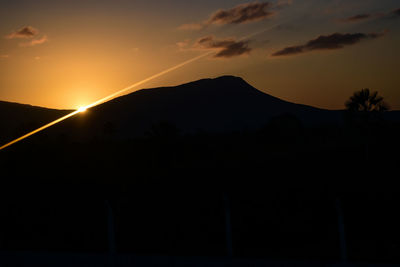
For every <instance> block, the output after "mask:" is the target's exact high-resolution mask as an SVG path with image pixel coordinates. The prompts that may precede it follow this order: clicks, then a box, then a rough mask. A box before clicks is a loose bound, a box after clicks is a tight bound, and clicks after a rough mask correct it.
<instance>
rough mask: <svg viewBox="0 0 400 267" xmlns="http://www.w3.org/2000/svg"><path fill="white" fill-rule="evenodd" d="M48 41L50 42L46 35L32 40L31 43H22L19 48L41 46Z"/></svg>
mask: <svg viewBox="0 0 400 267" xmlns="http://www.w3.org/2000/svg"><path fill="white" fill-rule="evenodd" d="M47 41H48V39H47V36H46V35H44V36H42V37H41V38H39V39H32V40H30V41H29V42H25V43H20V44H19V46H21V47H29V46H35V45H41V44H44V43H46V42H47Z"/></svg>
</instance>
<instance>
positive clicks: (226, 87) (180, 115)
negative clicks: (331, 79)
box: [64, 76, 341, 137]
mask: <svg viewBox="0 0 400 267" xmlns="http://www.w3.org/2000/svg"><path fill="white" fill-rule="evenodd" d="M287 113H289V114H292V115H294V116H296V117H297V118H299V119H300V120H301V121H302V122H303V123H322V122H327V121H329V122H337V121H339V120H340V113H341V112H340V111H329V110H323V109H318V108H314V107H311V106H306V105H300V104H294V103H290V102H287V101H284V100H281V99H279V98H276V97H273V96H271V95H268V94H266V93H263V92H261V91H259V90H257V89H256V88H254V87H252V86H251V85H249V84H248V83H247V82H245V81H244V80H243V79H242V78H239V77H234V76H222V77H219V78H215V79H202V80H198V81H194V82H190V83H186V84H182V85H179V86H175V87H160V88H154V89H142V90H138V91H136V92H133V93H131V94H128V95H124V96H121V97H118V98H115V99H113V100H111V101H108V102H106V103H103V104H101V105H99V106H96V107H93V108H91V109H90V110H88V111H87V112H86V113H84V114H80V115H79V116H77V117H76V118H73V119H71V120H69V121H68V122H66V123H64V125H65V126H66V127H68V128H69V127H74V126H73V125H79V130H78V131H75V130H74V133H77V134H81V135H83V136H92V135H93V134H94V135H96V134H97V135H98V134H101V133H103V132H104V131H107V129H106V128H107V127H109V128H112V129H113V130H114V133H115V135H116V136H118V137H130V136H142V135H145V134H146V133H148V132H149V131H150V130H151V129H152V127H154V125H158V124H160V123H167V124H169V125H173V126H174V127H176V128H177V129H179V130H180V131H181V132H183V133H195V132H199V131H205V132H217V133H218V132H232V131H242V130H253V129H257V128H260V127H262V126H263V125H265V124H266V123H267V122H268V121H269V120H270V119H271V118H273V117H276V116H279V115H282V114H287ZM67 125H68V126H67Z"/></svg>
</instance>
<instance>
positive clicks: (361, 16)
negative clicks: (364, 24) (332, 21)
mask: <svg viewBox="0 0 400 267" xmlns="http://www.w3.org/2000/svg"><path fill="white" fill-rule="evenodd" d="M371 17H372V14H359V15H355V16H351V17H348V18H346V19H344V20H343V21H344V22H358V21H362V20H367V19H370V18H371Z"/></svg>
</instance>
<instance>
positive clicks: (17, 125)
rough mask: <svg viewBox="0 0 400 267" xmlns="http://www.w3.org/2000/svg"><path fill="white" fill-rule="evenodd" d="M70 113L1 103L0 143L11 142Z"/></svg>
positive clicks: (68, 111)
mask: <svg viewBox="0 0 400 267" xmlns="http://www.w3.org/2000/svg"><path fill="white" fill-rule="evenodd" d="M70 112H71V110H57V109H49V108H42V107H36V106H31V105H24V104H18V103H12V102H5V101H0V142H1V144H3V143H5V142H7V141H10V140H11V139H13V138H17V137H19V136H21V135H23V134H25V133H27V132H29V131H32V130H34V129H37V128H39V127H40V126H42V125H44V124H46V123H49V122H51V121H53V120H56V119H58V118H60V117H62V116H64V115H66V114H67V113H70Z"/></svg>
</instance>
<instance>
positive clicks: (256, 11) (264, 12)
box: [180, 0, 291, 30]
mask: <svg viewBox="0 0 400 267" xmlns="http://www.w3.org/2000/svg"><path fill="white" fill-rule="evenodd" d="M290 4H291V1H290V0H281V1H279V2H278V3H277V4H272V3H270V2H261V3H260V2H252V3H244V4H240V5H237V6H235V7H233V8H231V9H226V10H222V9H221V10H218V11H216V12H215V13H214V14H212V15H211V16H210V18H209V19H208V20H206V21H203V22H201V23H193V24H185V25H182V26H181V27H180V29H186V30H198V29H203V28H205V27H207V26H209V25H212V24H216V25H225V24H243V23H249V22H255V21H260V20H264V19H267V18H269V17H271V16H272V15H274V14H275V12H276V10H278V9H281V8H283V7H285V6H287V5H290Z"/></svg>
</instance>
